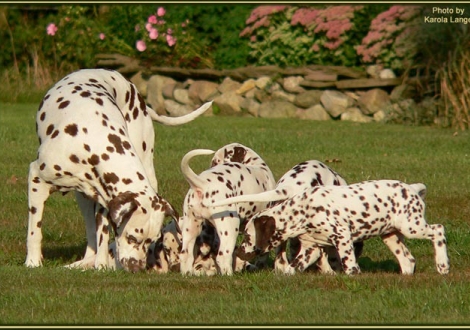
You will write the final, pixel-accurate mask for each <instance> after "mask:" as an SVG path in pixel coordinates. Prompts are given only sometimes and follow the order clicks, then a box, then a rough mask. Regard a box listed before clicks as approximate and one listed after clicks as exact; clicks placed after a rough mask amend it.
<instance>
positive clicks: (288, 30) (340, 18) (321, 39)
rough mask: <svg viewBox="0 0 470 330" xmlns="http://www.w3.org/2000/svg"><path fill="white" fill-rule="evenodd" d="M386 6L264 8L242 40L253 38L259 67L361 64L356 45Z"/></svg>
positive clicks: (250, 21)
mask: <svg viewBox="0 0 470 330" xmlns="http://www.w3.org/2000/svg"><path fill="white" fill-rule="evenodd" d="M383 8H384V7H383V6H380V7H375V8H374V7H373V6H362V5H361V6H356V5H344V6H343V5H341V6H327V7H324V6H307V7H297V6H287V5H280V6H260V7H257V8H256V9H255V10H253V11H252V13H251V16H250V17H249V18H248V20H247V21H246V24H247V26H246V28H245V29H244V30H243V31H242V32H241V33H240V36H241V37H247V38H249V39H250V41H249V45H250V47H251V48H252V51H251V53H250V56H251V58H253V59H256V63H257V64H259V65H267V64H277V65H282V66H299V65H305V64H323V65H346V66H355V65H358V64H360V62H359V58H358V56H357V54H356V51H355V46H356V45H357V44H358V43H360V41H361V40H362V38H363V37H364V36H365V35H366V33H367V31H368V27H369V23H370V21H371V19H372V17H373V16H372V15H375V14H376V13H377V10H381V9H383Z"/></svg>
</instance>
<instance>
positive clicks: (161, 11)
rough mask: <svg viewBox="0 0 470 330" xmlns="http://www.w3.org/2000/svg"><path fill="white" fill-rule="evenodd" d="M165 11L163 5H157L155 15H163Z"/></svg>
mask: <svg viewBox="0 0 470 330" xmlns="http://www.w3.org/2000/svg"><path fill="white" fill-rule="evenodd" d="M165 13H166V10H165V8H163V7H159V8H158V9H157V16H160V17H162V16H164V15H165Z"/></svg>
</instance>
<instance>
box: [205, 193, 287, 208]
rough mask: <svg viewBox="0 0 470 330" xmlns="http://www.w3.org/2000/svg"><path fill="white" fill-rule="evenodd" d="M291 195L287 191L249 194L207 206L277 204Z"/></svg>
mask: <svg viewBox="0 0 470 330" xmlns="http://www.w3.org/2000/svg"><path fill="white" fill-rule="evenodd" d="M288 197H289V195H288V193H287V192H286V191H285V190H278V189H274V190H268V191H263V192H261V193H258V194H247V195H239V196H234V197H230V198H226V199H222V200H219V201H215V202H214V203H212V204H210V205H207V206H213V207H216V206H222V205H228V204H233V203H244V202H276V201H280V200H283V199H286V198H288Z"/></svg>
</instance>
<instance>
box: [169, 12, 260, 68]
mask: <svg viewBox="0 0 470 330" xmlns="http://www.w3.org/2000/svg"><path fill="white" fill-rule="evenodd" d="M254 7H255V6H254V5H250V4H237V5H233V4H204V5H195V4H191V5H181V4H169V5H168V6H167V8H168V11H172V12H173V15H174V18H175V19H178V20H179V21H184V20H186V19H188V20H189V21H190V22H192V24H193V26H194V27H195V30H196V31H195V36H196V37H197V40H198V42H200V43H201V44H202V45H204V46H205V47H207V48H208V50H209V51H210V52H211V53H212V56H213V59H214V68H217V69H232V68H239V67H243V66H245V65H246V64H247V58H248V52H249V48H248V45H247V43H246V41H245V40H242V39H240V37H239V33H240V31H241V30H242V29H243V28H244V26H245V21H246V19H247V18H248V16H249V15H250V11H251V10H252V9H253V8H254Z"/></svg>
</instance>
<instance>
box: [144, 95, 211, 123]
mask: <svg viewBox="0 0 470 330" xmlns="http://www.w3.org/2000/svg"><path fill="white" fill-rule="evenodd" d="M212 102H213V101H210V102H206V103H204V104H203V105H201V106H200V107H199V108H197V109H196V110H194V111H191V112H190V113H188V114H186V115H184V116H180V117H169V116H161V115H159V114H158V113H156V112H155V110H153V109H152V108H150V107H147V111H148V113H149V114H150V118H152V120H154V121H156V122H159V123H160V124H163V125H167V126H177V125H182V124H186V123H188V122H190V121H192V120H194V119H196V118H197V117H199V116H200V115H202V114H203V113H204V112H206V111H207V110H208V109H209V108H210V107H211V106H212Z"/></svg>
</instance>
